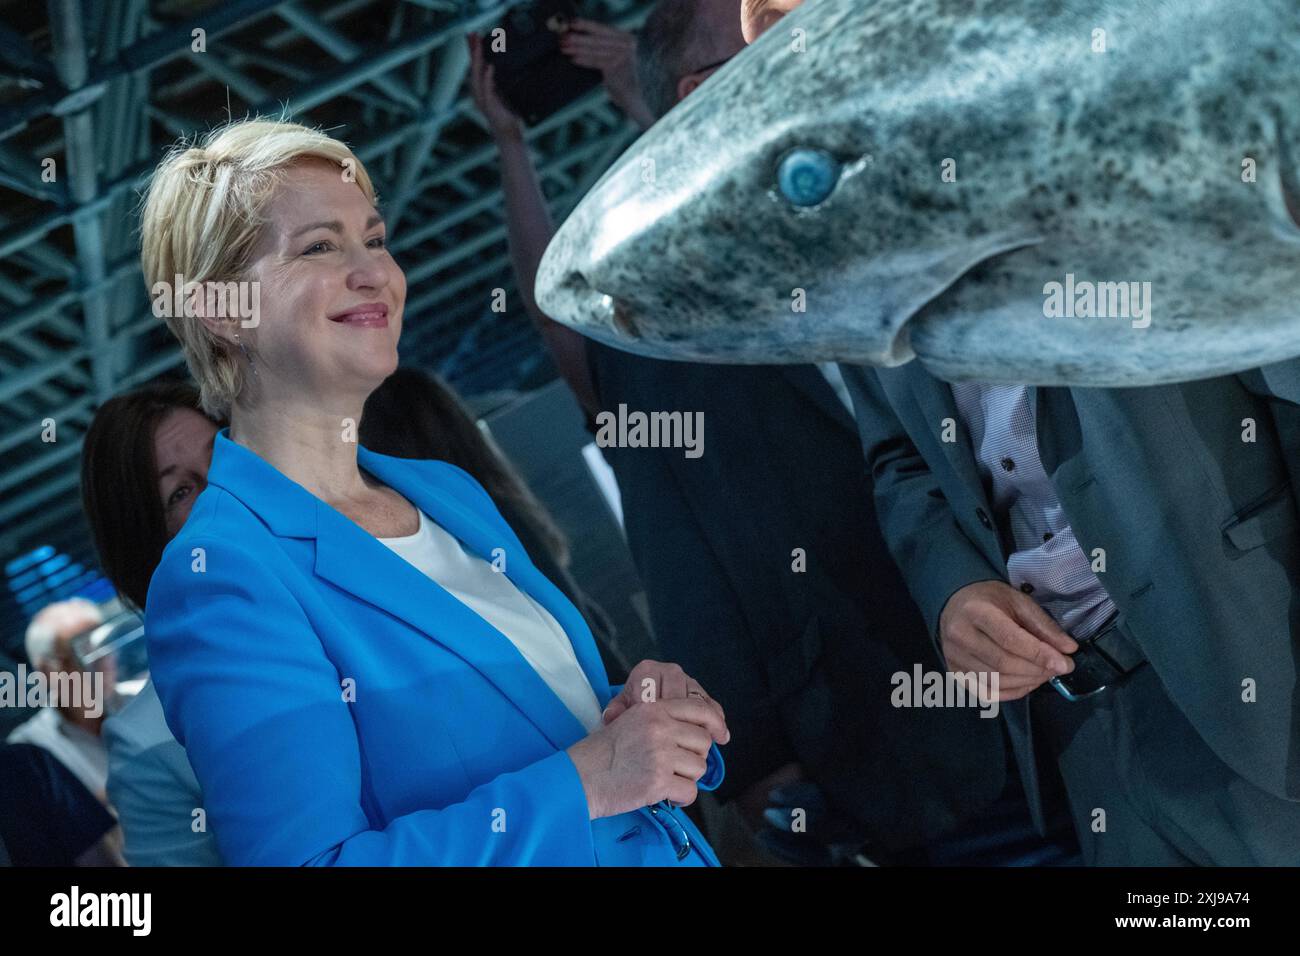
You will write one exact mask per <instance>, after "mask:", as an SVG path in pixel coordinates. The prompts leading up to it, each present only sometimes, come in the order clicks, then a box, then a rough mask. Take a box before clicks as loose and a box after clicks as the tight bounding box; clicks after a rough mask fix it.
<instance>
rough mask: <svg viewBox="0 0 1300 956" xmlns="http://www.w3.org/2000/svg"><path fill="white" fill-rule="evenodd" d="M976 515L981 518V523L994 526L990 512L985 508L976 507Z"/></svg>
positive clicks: (990, 526)
mask: <svg viewBox="0 0 1300 956" xmlns="http://www.w3.org/2000/svg"><path fill="white" fill-rule="evenodd" d="M975 517H977V518H979V519H980V524H982V525H983V526H984V527H986V528H992V527H993V522H992V521H990V520H989V513H988V512H987V511H985V510H984V509H983V508H976V509H975Z"/></svg>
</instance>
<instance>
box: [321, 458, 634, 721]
mask: <svg viewBox="0 0 1300 956" xmlns="http://www.w3.org/2000/svg"><path fill="white" fill-rule="evenodd" d="M358 460H359V462H360V464H361V466H362V467H363V468H365V469H366V470H367V471H369V472H370V473H371V474H373V475H374V476H375V477H377V478H379V479H380V480H381V481H383V482H384V483H385V484H387V485H389V486H390V487H392V488H394V489H396V490H397V491H399V492H400V493H401V494H402V495H403V496H405V497H406V498H407V499H408V500H410V501H411V502H413V503H414V504H415V505H416V506H417V507H419V508H420V509H421V510H423V511H424V513H425V514H427V515H428V516H429V517H430V518H432V519H433V520H434V522H435V523H436V524H438V525H439V526H440V527H441V528H443V529H444V530H445V531H447V532H448V533H449V534H451V535H452V537H454V538H456V539H457V540H458V541H460V542H461V544H463V545H464V547H465V548H466V550H468V551H469V552H470V553H471V554H473V555H475V556H477V557H479V558H482V559H483V560H484V561H487V562H488V563H492V561H493V560H494V559H495V558H496V557H497V556H498V552H497V549H498V548H499V549H501V552H499V553H500V554H501V555H502V556H503V557H504V561H505V564H504V567H505V570H504V572H503V573H504V574H505V576H506V577H507V578H509V579H510V582H511V583H512V584H514V585H515V587H517V588H518V589H519V590H520V591H522V592H523V593H524V594H527V595H529V596H530V597H532V598H533V600H535V601H537V603H539V604H540V605H542V607H544V608H545V609H546V610H547V611H548V612H549V613H550V614H551V616H552V617H554V618H555V620H556V623H558V624H559V625H560V627H561V628H562V629H563V630H564V633H565V634H566V635H568V637H569V643H570V644H571V645H572V647H573V650H574V654H575V656H576V657H577V659H578V665H579V666H580V667H581V668H582V672H583V673H584V674H585V675H586V677H587V680H588V681H589V682H590V683H591V687H592V689H593V690H594V691H595V692H596V699H597V700H598V701H599V702H600V705H601V707H604V706H605V705H606V704H608V703H609V698H610V693H609V679H608V676H607V675H606V673H605V667H604V664H603V663H602V662H601V660H600V652H599V651H598V650H597V648H596V642H595V638H593V637H592V636H591V630H590V629H589V628H588V627H587V622H586V621H585V620H584V619H583V617H582V614H581V612H580V611H578V609H577V608H576V607H574V606H573V604H572V602H570V601H569V599H568V598H567V597H565V596H564V592H562V591H561V590H560V589H559V588H557V587H556V586H555V585H554V584H552V583H551V582H550V581H548V580H547V579H546V576H545V575H543V574H542V572H541V571H539V570H537V568H536V567H535V566H534V565H533V563H532V560H531V559H530V558H529V557H528V552H527V551H525V550H524V548H523V545H522V544H520V542H519V539H518V538H517V537H516V536H515V534H514V532H513V531H511V530H510V529H509V526H508V525H506V524H505V519H503V518H501V517H500V515H499V514H498V515H497V522H499V523H500V524H499V525H497V523H496V522H493V521H492V520H490V519H489V518H487V517H486V516H483V515H480V514H479V513H478V512H477V511H476V510H475V509H474V508H473V507H472V506H470V505H468V504H467V503H466V502H465V501H464V500H463V499H462V498H460V497H458V496H456V495H455V494H453V493H451V492H450V491H448V490H447V489H445V488H444V487H442V486H441V485H440V484H438V483H437V482H436V481H434V480H431V479H430V477H429V475H428V474H427V471H426V469H427V468H428V467H429V466H428V464H427V463H423V462H413V461H406V460H403V459H400V458H391V457H389V456H387V455H379V454H376V453H374V452H371V451H370V450H369V449H367V448H364V447H362V448H358ZM322 505H323V506H324V507H326V508H328V507H329V506H328V505H324V503H323V502H322ZM330 510H331V511H332V510H333V509H330ZM335 513H336V514H337V512H335ZM339 517H340V518H342V517H343V516H342V515H339ZM343 520H344V521H347V519H346V518H344V519H343ZM348 523H349V524H352V522H350V521H349V522H348ZM353 527H356V526H355V525H353ZM503 529H504V530H503ZM357 530H358V531H359V532H360V533H361V535H362V536H363V537H364V538H366V539H368V540H370V541H373V542H374V544H377V545H378V546H379V547H380V548H382V549H383V551H385V552H387V553H388V554H390V555H392V557H394V558H397V561H398V563H399V564H400V565H401V566H402V568H403V569H404V570H415V569H414V568H412V567H411V565H409V564H408V563H407V562H406V561H405V560H403V559H401V558H398V557H397V555H396V554H393V553H392V552H391V551H390V550H389V548H387V547H386V546H384V545H382V544H380V543H379V542H378V541H374V539H373V537H372V536H371V535H369V534H368V533H366V532H365V531H364V530H362V529H360V528H357ZM416 574H417V575H418V577H419V578H420V580H421V581H424V582H426V583H428V584H431V585H433V586H434V587H435V588H436V590H437V591H438V592H440V593H441V594H442V595H443V596H444V597H445V599H446V600H447V601H448V602H450V603H452V604H454V605H455V607H456V608H457V610H458V612H462V611H463V612H464V614H466V615H468V618H469V619H471V621H472V622H474V623H475V624H476V626H477V627H478V628H479V629H481V630H485V631H487V632H488V633H489V634H490V635H491V636H493V637H495V639H496V640H495V641H494V642H492V643H495V644H497V645H498V646H500V647H502V648H503V652H504V654H505V658H506V660H507V661H508V662H509V664H510V666H509V668H508V671H507V674H508V675H513V674H516V673H517V672H519V671H520V670H521V669H522V673H523V674H524V675H525V678H526V679H525V680H524V684H526V685H527V686H526V687H521V686H520V685H519V684H518V683H516V687H518V688H519V689H524V690H529V691H530V693H531V696H532V697H540V698H541V707H540V709H541V710H542V711H543V712H544V715H543V716H544V717H545V716H547V715H549V718H550V719H553V720H555V721H557V722H558V725H559V726H561V728H562V729H563V731H564V735H565V737H566V739H567V740H568V742H567V743H565V744H564V746H568V744H569V743H572V742H573V741H574V740H578V739H581V738H582V737H585V736H586V734H587V731H586V728H585V727H583V726H582V724H581V723H580V722H579V721H578V719H577V718H576V717H574V715H573V713H572V712H571V711H570V710H569V709H568V708H567V707H566V706H565V705H564V703H563V701H561V700H560V698H559V697H557V696H556V695H555V692H554V691H552V690H551V688H550V686H549V685H548V684H547V683H546V682H545V681H544V680H542V678H541V677H540V676H538V674H537V672H536V671H535V670H533V667H532V665H530V664H529V663H528V662H527V661H526V660H525V659H524V657H523V655H522V654H520V653H519V650H518V649H517V648H516V647H515V645H514V643H513V642H511V641H510V640H509V638H507V637H506V636H505V635H503V634H501V632H500V631H498V630H496V628H494V627H492V626H491V625H490V624H488V623H487V622H486V621H484V620H483V619H482V618H481V617H479V616H478V614H476V613H475V612H474V611H472V610H470V609H469V608H468V607H466V606H465V605H464V604H462V603H461V602H460V601H459V600H458V599H457V598H455V597H454V596H452V595H451V594H448V593H447V592H446V591H445V590H444V589H443V588H441V587H439V586H438V585H437V584H436V583H435V582H433V581H430V580H429V578H427V577H426V576H425V575H423V574H420V573H419V572H418V571H417V572H416ZM372 603H373V602H372ZM417 626H420V625H417ZM420 629H421V630H423V631H425V633H427V634H429V635H430V636H431V637H433V638H434V639H436V640H438V641H439V642H440V643H444V644H447V646H449V647H451V648H452V649H453V650H455V651H456V652H457V653H458V654H460V655H461V656H462V657H465V658H466V660H469V661H470V662H471V663H473V662H474V661H473V660H472V655H473V653H474V652H475V651H477V650H479V649H481V648H482V646H483V644H484V642H483V641H482V640H479V639H477V638H475V639H472V641H471V642H470V646H469V647H467V648H464V649H462V648H460V647H458V646H453V643H452V642H454V640H455V638H454V636H453V637H451V638H447V637H446V636H445V635H444V634H443V633H442V632H444V631H445V630H446V628H445V627H442V626H438V627H437V629H436V630H430V628H429V627H428V626H420ZM462 643H464V642H462ZM467 655H470V656H467ZM494 659H496V660H500V657H499V656H498V657H496V658H494ZM516 665H518V666H516ZM476 666H477V665H476ZM484 676H485V677H487V678H488V679H489V680H492V681H493V682H494V683H498V681H497V680H496V677H495V675H494V674H493V673H488V672H484ZM498 686H500V684H499V683H498ZM503 690H504V688H503ZM533 692H535V693H533ZM508 696H510V695H508ZM512 699H515V700H516V703H519V701H520V700H521V698H512ZM521 707H522V704H521ZM575 735H576V736H575Z"/></svg>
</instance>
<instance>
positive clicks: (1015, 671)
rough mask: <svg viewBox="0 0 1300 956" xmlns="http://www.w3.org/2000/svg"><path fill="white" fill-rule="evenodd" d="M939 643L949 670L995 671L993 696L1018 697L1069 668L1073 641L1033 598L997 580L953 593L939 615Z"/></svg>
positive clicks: (1071, 664) (1075, 647) (1013, 698)
mask: <svg viewBox="0 0 1300 956" xmlns="http://www.w3.org/2000/svg"><path fill="white" fill-rule="evenodd" d="M939 643H940V645H941V646H942V648H943V656H944V658H945V660H946V661H947V663H948V670H949V671H950V672H954V673H956V672H968V671H976V672H980V671H984V672H988V673H994V672H996V673H997V674H998V700H1019V699H1020V698H1021V697H1024V696H1025V695H1026V694H1028V693H1029V692H1030V691H1032V690H1034V689H1035V688H1036V687H1039V686H1040V685H1042V684H1044V683H1046V682H1047V681H1049V680H1051V679H1052V678H1053V677H1057V676H1059V675H1061V674H1068V673H1070V671H1072V670H1074V661H1072V660H1070V659H1069V658H1068V657H1067V656H1066V655H1067V654H1073V653H1074V652H1075V651H1077V650H1078V649H1079V645H1078V643H1076V642H1075V640H1074V639H1073V638H1072V637H1070V635H1068V634H1066V633H1065V632H1064V631H1063V630H1061V628H1060V627H1059V626H1058V625H1057V623H1056V622H1055V621H1053V620H1052V618H1051V616H1050V615H1049V614H1048V613H1047V612H1046V611H1044V610H1043V609H1042V608H1041V607H1039V606H1038V604H1037V603H1036V602H1035V601H1034V599H1033V598H1031V597H1029V596H1028V595H1027V594H1022V593H1021V592H1020V591H1017V590H1016V589H1015V588H1013V587H1012V586H1011V585H1009V584H1006V583H1005V582H1002V581H976V582H975V583H974V584H968V585H966V586H965V587H964V588H962V589H961V590H959V591H957V592H956V593H954V594H953V596H952V597H950V598H949V599H948V603H947V604H946V605H944V609H943V613H942V614H940V615H939Z"/></svg>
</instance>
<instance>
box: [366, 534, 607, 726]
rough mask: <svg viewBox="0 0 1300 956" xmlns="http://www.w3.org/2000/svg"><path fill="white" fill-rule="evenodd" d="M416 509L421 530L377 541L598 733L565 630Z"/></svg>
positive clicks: (592, 702)
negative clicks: (482, 624) (484, 627)
mask: <svg viewBox="0 0 1300 956" xmlns="http://www.w3.org/2000/svg"><path fill="white" fill-rule="evenodd" d="M417 510H419V511H420V530H419V531H417V532H416V533H415V534H412V535H407V536H406V537H404V538H379V539H377V540H378V541H379V542H380V543H381V544H385V545H387V546H388V547H389V548H391V549H392V550H393V551H395V552H396V553H397V554H398V555H399V556H400V557H402V558H405V559H406V561H407V562H408V563H409V564H411V565H413V566H415V567H416V568H417V569H419V570H420V571H422V572H424V574H425V575H426V576H428V577H429V578H431V579H432V580H434V581H436V582H437V583H438V584H439V585H441V586H442V587H443V588H444V589H445V590H446V591H447V592H448V593H449V594H451V595H452V596H453V597H455V598H457V599H458V600H459V601H460V602H461V603H463V604H465V605H467V606H468V607H469V608H470V610H472V611H474V613H476V614H478V616H479V617H481V618H483V620H485V621H487V622H488V623H489V624H491V625H492V626H493V627H494V628H496V629H497V630H498V631H500V632H501V633H502V634H504V635H505V636H506V638H508V639H509V641H510V642H511V643H512V644H514V645H515V647H516V648H518V649H519V653H520V654H522V655H523V656H524V660H526V661H528V663H529V664H531V665H532V667H533V670H535V671H537V673H538V676H540V677H541V678H542V680H544V681H546V683H547V685H548V686H549V687H550V688H551V690H553V691H555V694H556V696H557V697H559V698H560V700H562V701H563V702H564V705H565V706H566V707H568V708H569V710H570V711H571V712H572V713H573V715H574V716H575V717H577V718H578V720H579V722H580V723H581V724H582V725H583V726H584V727H586V728H587V730H588V731H594V730H597V729H598V728H599V727H600V726H601V719H600V702H599V701H598V700H597V699H596V692H595V691H594V690H592V688H591V681H589V680H587V675H586V674H585V673H584V672H583V670H582V666H581V665H580V664H579V663H578V656H577V655H576V654H575V653H574V652H573V644H572V643H570V641H569V635H567V634H566V633H564V628H562V627H560V625H559V622H557V621H556V620H555V618H554V617H552V616H551V614H550V612H549V611H547V610H546V608H544V607H542V605H540V604H538V603H537V602H536V601H534V600H533V599H532V598H531V597H530V596H529V595H527V594H525V593H524V592H523V591H521V590H519V588H517V587H515V585H514V582H512V581H511V580H510V579H509V578H508V577H506V576H505V574H504V573H503V572H501V571H498V570H496V569H495V568H494V567H493V566H492V565H491V564H489V563H488V562H487V561H484V560H483V559H482V558H480V557H478V556H477V555H474V554H471V553H470V552H468V551H466V550H465V549H464V548H463V547H462V546H461V544H460V542H459V541H457V540H456V538H455V537H453V536H452V535H451V534H449V533H448V532H447V531H445V530H443V529H442V528H441V527H439V525H438V524H437V523H436V522H435V521H434V520H433V519H432V518H430V517H428V516H427V515H426V514H425V513H424V511H423V510H421V509H417Z"/></svg>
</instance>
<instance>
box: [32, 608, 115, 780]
mask: <svg viewBox="0 0 1300 956" xmlns="http://www.w3.org/2000/svg"><path fill="white" fill-rule="evenodd" d="M103 621H104V615H103V613H102V612H101V611H100V609H99V607H98V606H97V605H95V604H93V603H91V602H90V601H87V600H85V599H83V598H73V599H72V600H69V601H60V602H58V603H56V604H50V605H48V606H46V607H44V608H42V609H41V610H40V611H38V612H37V614H36V616H35V617H33V618H32V620H31V623H30V624H29V625H28V626H27V636H26V642H25V645H26V651H27V659H28V661H30V662H31V665H32V667H34V668H36V669H38V670H39V671H40V672H41V673H42V674H44V675H45V679H46V682H47V684H48V686H49V687H50V688H51V689H52V690H54V689H66V688H69V687H70V686H71V680H72V679H75V681H76V682H77V684H78V685H79V687H85V686H86V685H85V683H83V682H82V680H81V678H82V674H83V668H82V666H81V664H80V663H79V662H78V661H77V658H76V655H75V654H73V652H72V639H73V638H74V637H76V636H77V635H78V634H81V633H83V632H85V631H87V630H89V629H90V628H92V627H95V626H96V625H97V624H102V623H103ZM89 686H90V687H91V688H92V689H93V690H92V694H98V693H101V692H103V693H107V690H108V689H107V688H105V687H103V686H102V684H98V683H90V685H89ZM62 696H65V695H62V694H57V693H52V694H51V698H52V699H51V700H50V701H49V702H48V705H47V706H45V707H42V708H41V709H40V711H38V712H37V714H36V716H35V717H32V718H31V719H30V720H28V721H26V722H24V723H22V724H19V725H18V726H17V727H15V728H14V729H13V731H12V732H11V733H10V734H9V736H8V738H7V742H8V743H11V744H20V743H21V744H35V745H36V746H38V747H42V748H44V749H45V750H48V751H49V752H50V753H52V754H53V755H54V756H55V757H56V758H57V759H58V761H59V762H60V763H62V764H63V765H64V766H65V767H67V768H68V769H69V770H70V771H72V773H73V774H74V775H75V776H76V777H77V779H78V780H80V781H81V782H82V783H83V784H85V785H86V789H87V790H89V791H90V792H91V793H93V794H95V796H97V797H98V798H99V799H100V801H101V802H104V801H106V800H107V798H106V796H105V784H106V783H107V780H108V750H107V748H106V747H105V746H104V741H103V739H102V738H101V737H100V728H101V726H102V725H103V722H104V716H105V710H104V705H105V701H104V700H103V699H93V700H84V699H83V700H77V699H72V700H64V699H61V698H62ZM56 697H57V698H60V699H53V698H56Z"/></svg>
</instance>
